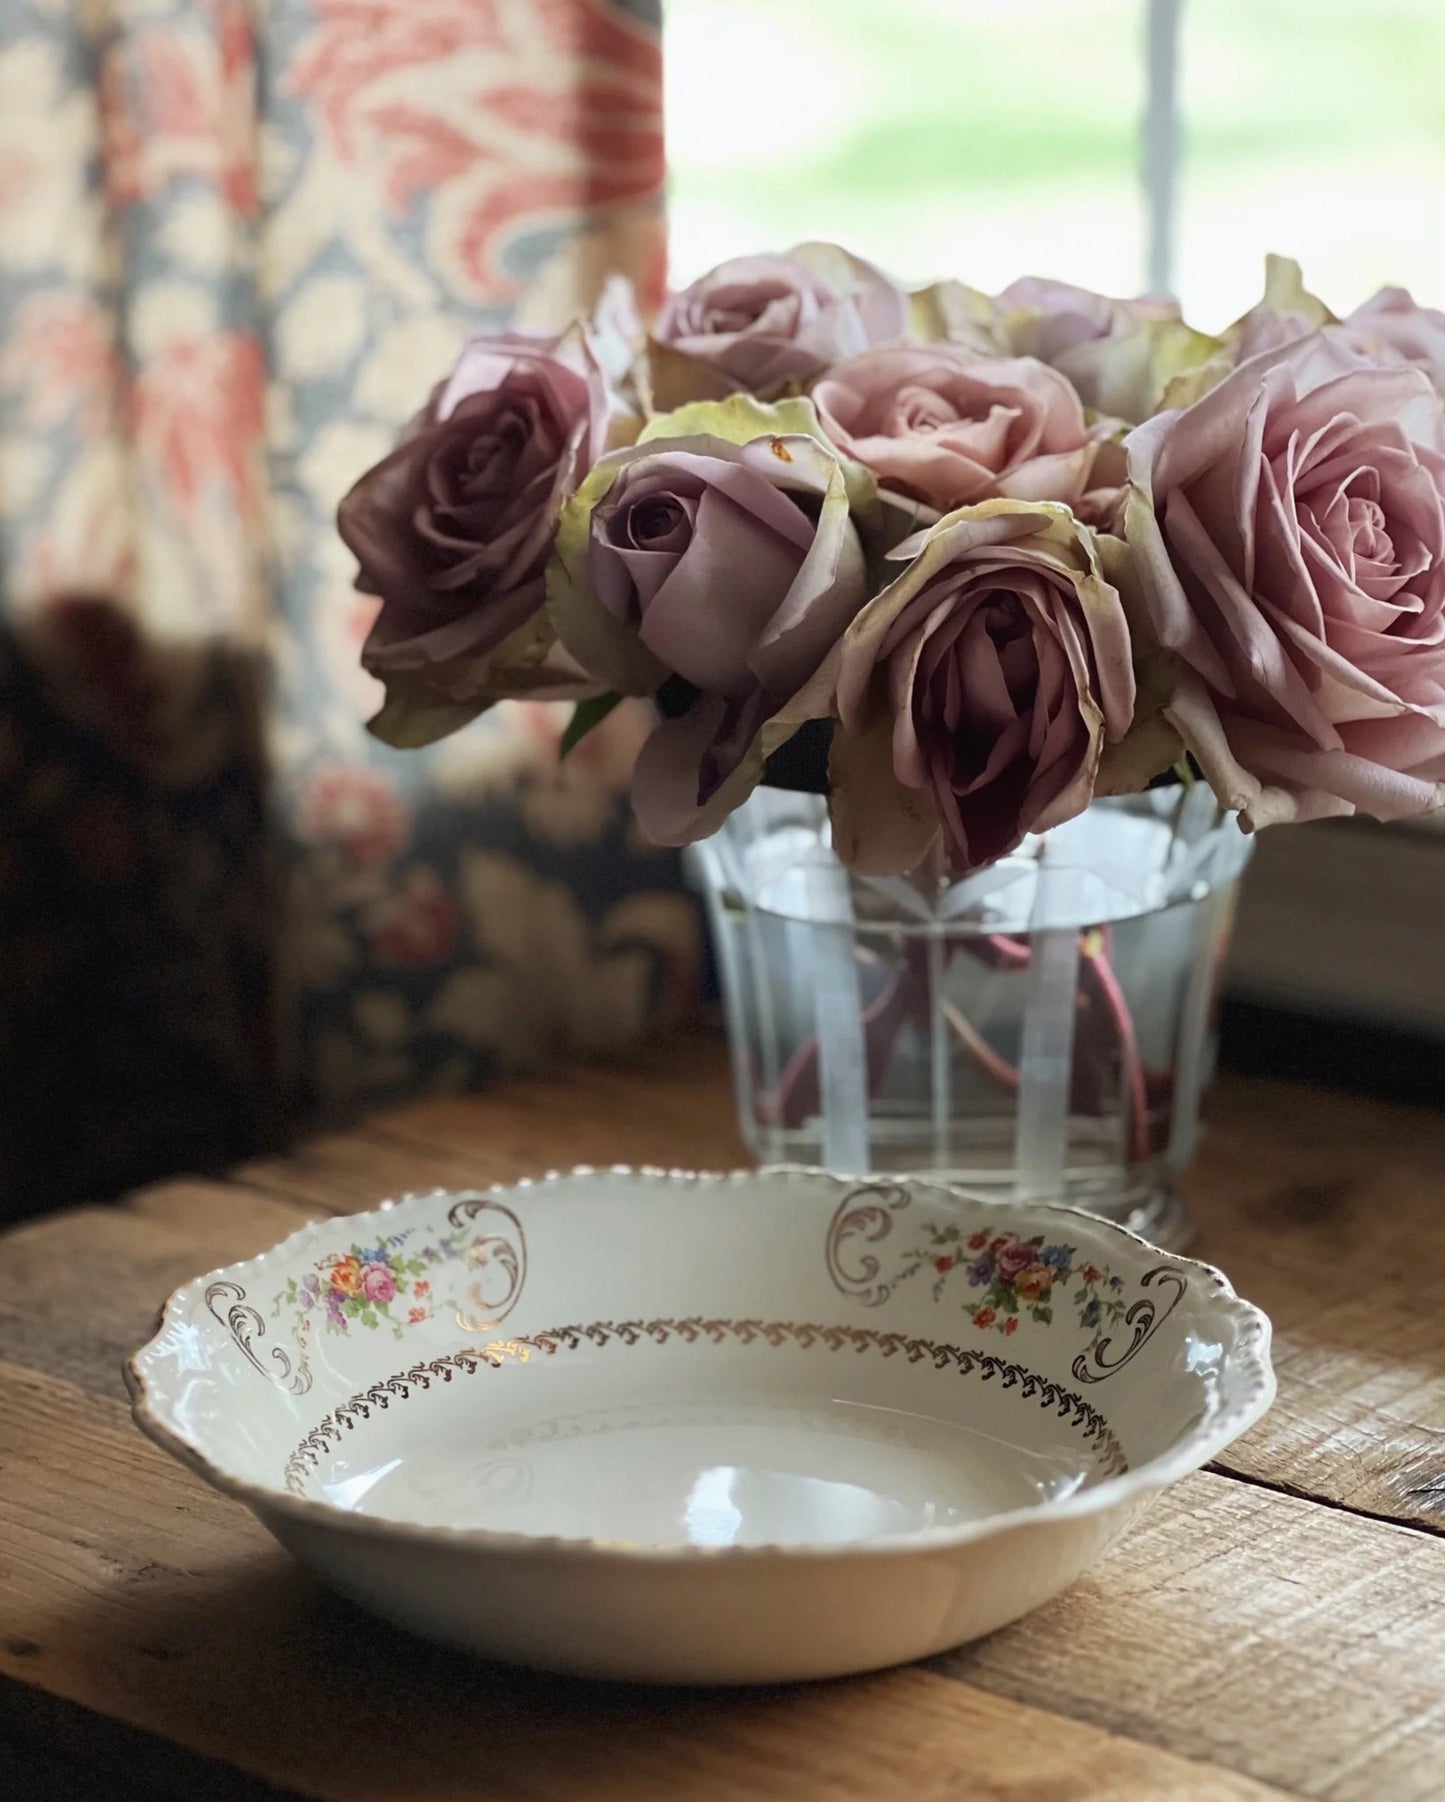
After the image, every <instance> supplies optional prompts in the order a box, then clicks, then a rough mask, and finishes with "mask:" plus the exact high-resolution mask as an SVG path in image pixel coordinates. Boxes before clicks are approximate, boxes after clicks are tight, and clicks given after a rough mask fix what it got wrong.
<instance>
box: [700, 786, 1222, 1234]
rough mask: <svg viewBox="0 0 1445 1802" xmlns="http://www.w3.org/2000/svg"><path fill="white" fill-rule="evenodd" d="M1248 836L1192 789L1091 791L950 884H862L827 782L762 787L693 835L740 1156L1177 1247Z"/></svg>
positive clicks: (942, 877) (943, 877)
mask: <svg viewBox="0 0 1445 1802" xmlns="http://www.w3.org/2000/svg"><path fill="white" fill-rule="evenodd" d="M1251 849H1252V841H1251V840H1250V839H1249V838H1247V837H1246V836H1245V835H1244V834H1243V833H1242V832H1240V830H1239V828H1238V826H1237V824H1236V823H1235V821H1234V820H1233V818H1232V817H1229V816H1224V815H1222V814H1221V812H1220V810H1219V807H1218V805H1217V803H1216V802H1215V800H1214V797H1213V795H1212V794H1211V793H1210V792H1209V790H1208V789H1207V788H1206V787H1205V786H1204V785H1203V784H1196V785H1194V786H1192V787H1189V788H1160V789H1153V790H1150V791H1148V792H1146V793H1144V794H1141V795H1131V796H1127V797H1121V798H1118V799H1111V800H1105V801H1096V802H1095V803H1094V805H1093V806H1092V807H1090V808H1089V809H1088V810H1087V812H1085V813H1084V814H1082V815H1080V816H1079V818H1078V819H1076V820H1072V821H1070V822H1069V823H1068V824H1066V825H1064V826H1059V827H1056V828H1055V829H1054V830H1053V831H1051V832H1048V833H1045V834H1043V835H1040V836H1038V837H1033V838H1029V839H1027V840H1025V842H1024V843H1023V845H1021V846H1020V848H1019V849H1018V851H1016V852H1015V853H1014V854H1013V855H1012V856H1010V857H1007V858H1005V859H1003V860H1002V861H1001V862H1000V863H998V864H995V865H994V866H992V867H991V868H989V869H987V870H984V871H982V872H980V873H979V874H977V875H975V876H970V877H967V878H965V879H963V880H953V879H950V878H949V877H948V875H947V874H946V873H945V872H942V871H940V870H937V869H934V868H925V869H921V870H918V871H914V872H913V873H912V874H911V875H909V876H905V877H889V878H876V877H863V876H856V875H852V874H850V873H849V872H848V871H847V870H845V869H844V867H843V866H842V864H841V863H839V861H838V859H837V858H836V857H835V856H834V854H833V850H832V846H831V842H830V837H829V830H828V816H827V804H826V801H825V800H824V799H823V797H821V796H818V795H811V794H800V793H793V792H789V791H784V790H778V789H772V788H760V789H758V790H757V791H756V793H755V794H754V795H753V796H752V797H751V799H750V800H749V801H748V802H747V803H746V804H745V805H744V806H742V807H741V808H739V809H738V810H737V812H736V813H734V814H733V816H732V817H731V818H730V819H729V820H728V822H727V824H726V825H725V826H724V827H723V828H722V830H721V831H720V832H718V833H717V834H716V835H715V836H714V837H713V838H711V839H708V840H707V841H705V842H704V843H702V844H700V845H697V846H696V847H694V850H693V852H692V857H693V861H694V866H695V869H696V871H697V872H698V873H699V875H700V877H701V881H702V885H703V887H704V890H705V892H706V896H707V901H708V907H709V911H710V915H711V921H712V929H713V939H714V944H715V947H716V952H717V959H718V965H719V972H720V980H721V984H722V990H723V999H724V1003H725V1006H726V1011H727V1019H728V1031H729V1036H730V1041H731V1047H732V1061H733V1072H734V1077H735V1080H736V1084H737V1100H738V1111H739V1115H740V1118H741V1122H742V1128H743V1133H744V1136H745V1138H746V1139H747V1141H748V1143H749V1145H750V1146H751V1148H752V1150H753V1152H754V1154H755V1155H756V1156H757V1158H758V1159H759V1160H760V1161H761V1162H763V1163H770V1164H771V1163H804V1164H817V1165H821V1166H823V1167H824V1168H826V1169H829V1170H833V1171H837V1172H839V1173H842V1174H845V1175H866V1174H875V1173H888V1174H898V1173H903V1172H914V1173H927V1174H930V1175H935V1176H942V1177H944V1178H946V1179H947V1180H949V1181H951V1182H957V1183H960V1184H963V1185H966V1186H967V1187H968V1188H970V1189H972V1190H974V1191H977V1192H981V1193H984V1194H989V1193H992V1194H997V1195H999V1196H1000V1197H1004V1196H1015V1197H1029V1198H1032V1199H1040V1198H1042V1199H1053V1200H1061V1201H1068V1202H1072V1203H1074V1204H1076V1205H1078V1206H1080V1207H1085V1208H1088V1209H1090V1210H1091V1211H1093V1212H1095V1213H1098V1214H1103V1215H1106V1216H1107V1217H1109V1218H1110V1219H1114V1220H1118V1221H1121V1222H1122V1223H1124V1224H1126V1225H1128V1226H1130V1227H1132V1228H1133V1229H1134V1230H1135V1231H1137V1232H1141V1233H1143V1234H1144V1235H1145V1236H1146V1237H1148V1238H1152V1239H1154V1240H1156V1241H1158V1242H1162V1243H1169V1244H1178V1243H1180V1242H1181V1241H1182V1240H1183V1238H1184V1237H1185V1236H1186V1222H1185V1218H1184V1213H1183V1209H1182V1207H1181V1205H1180V1203H1179V1200H1178V1197H1177V1194H1176V1191H1175V1186H1174V1185H1175V1179H1176V1178H1177V1177H1178V1176H1179V1174H1180V1173H1181V1172H1182V1171H1183V1170H1184V1169H1185V1167H1186V1166H1187V1165H1188V1163H1189V1161H1190V1159H1191V1157H1192V1155H1193V1152H1194V1147H1195V1142H1196V1138H1197V1134H1198V1130H1199V1113H1200V1102H1201V1098H1202V1095H1203V1092H1204V1090H1205V1087H1206V1086H1207V1084H1208V1082H1209V1079H1210V1076H1211V1074H1212V1070H1213V1063H1214V1050H1215V1018H1216V1002H1217V997H1218V988H1219V975H1220V969H1221V964H1222V960H1223V957H1224V953H1225V950H1226V947H1227V944H1228V938H1229V930H1230V924H1231V920H1232V916H1233V908H1234V900H1235V894H1236V890H1237V886H1238V881H1239V877H1240V875H1241V873H1242V871H1243V869H1244V866H1245V864H1246V863H1247V862H1248V860H1249V855H1250V851H1251Z"/></svg>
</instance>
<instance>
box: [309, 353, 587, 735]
mask: <svg viewBox="0 0 1445 1802" xmlns="http://www.w3.org/2000/svg"><path fill="white" fill-rule="evenodd" d="M607 429H608V395H607V388H606V383H605V381H604V379H603V375H602V372H601V370H600V369H599V367H598V365H597V363H596V360H595V358H594V357H593V356H592V353H591V350H590V348H589V346H588V344H587V342H586V340H585V338H584V337H583V336H582V334H580V333H576V332H574V333H569V334H568V335H567V336H565V337H564V338H561V339H546V338H542V337H539V336H537V335H535V334H523V333H517V334H510V335H507V336H504V337H500V338H476V339H473V340H472V341H471V342H470V343H469V344H468V345H467V346H466V347H465V349H464V350H463V351H462V354H461V357H460V358H459V360H458V362H457V365H456V367H455V369H454V370H453V371H452V373H451V376H450V377H449V378H448V380H447V381H446V382H445V383H443V384H442V385H441V387H440V388H439V389H438V390H437V392H436V393H435V394H434V395H433V397H432V400H431V402H430V403H429V404H428V406H427V407H426V409H425V410H424V411H423V412H422V413H421V414H419V415H418V417H417V418H416V419H414V420H413V421H412V423H411V425H410V426H409V427H408V429H407V431H406V434H405V435H404V437H403V438H402V440H401V442H400V444H399V445H398V446H397V448H396V449H395V450H394V451H393V452H392V453H391V455H390V456H389V457H387V458H386V459H385V460H384V461H383V462H381V463H379V464H377V466H376V467H375V468H374V469H372V470H369V471H368V472H367V473H366V475H364V476H363V477H362V478H361V480H360V481H359V482H358V483H357V484H356V486H355V487H354V488H352V490H351V492H350V493H349V494H348V495H347V496H346V498H345V499H344V500H343V501H342V503H341V508H340V512H339V515H338V525H339V527H340V531H341V536H342V538H343V539H344V540H345V541H346V544H347V545H348V546H349V548H350V549H351V551H352V552H353V553H354V554H355V556H356V558H357V560H358V562H359V563H360V565H361V570H360V574H359V577H358V582H357V585H358V587H360V588H362V589H363V590H365V591H366V592H367V593H370V594H377V595H380V596H381V601H382V605H381V611H380V613H379V614H378V615H377V618H376V622H375V624H374V625H373V627H372V630H371V635H370V636H369V637H368V639H367V641H366V644H365V646H364V648H363V650H362V662H363V663H364V664H365V666H366V668H367V669H368V670H370V671H371V672H372V674H373V675H376V676H379V677H380V678H381V679H382V681H383V682H384V683H385V684H386V688H387V700H386V705H385V706H384V707H383V709H382V711H381V713H380V714H379V715H378V716H377V718H376V719H375V720H374V721H373V722H372V730H373V731H375V732H376V733H377V734H378V736H380V737H382V738H385V739H386V740H387V741H388V742H389V743H391V744H397V745H417V744H426V743H429V742H430V741H431V740H432V739H435V738H439V737H441V736H442V735H443V734H445V733H447V732H451V731H454V730H455V729H456V728H457V727H458V726H460V725H464V724H465V723H466V722H467V721H468V720H470V719H473V718H475V716H476V715H477V714H478V713H480V712H482V710H483V709H484V708H485V707H487V706H488V705H490V703H491V702H492V701H494V700H496V699H498V698H499V697H500V696H502V695H506V694H531V695H537V696H542V695H547V694H554V695H555V694H566V693H577V692H585V691H586V688H587V686H588V685H587V683H586V681H585V678H583V677H582V676H581V674H580V672H579V671H578V670H577V669H576V668H575V666H574V665H573V664H572V663H571V661H570V659H568V658H566V657H565V656H563V655H561V654H559V652H558V649H557V646H556V643H555V638H554V636H553V634H552V633H551V631H550V628H549V627H548V625H547V622H546V619H545V616H544V615H543V613H542V602H543V598H544V571H545V568H546V563H547V557H548V555H549V553H550V551H551V548H552V541H553V537H554V535H555V532H556V526H557V517H558V514H559V512H560V510H561V506H562V502H563V500H564V499H565V498H566V496H567V495H568V494H570V493H571V492H572V490H573V489H574V488H575V487H576V485H577V483H578V482H579V481H580V480H581V478H582V477H583V476H584V475H585V474H586V473H587V471H588V469H589V468H590V467H591V466H592V463H593V462H594V460H595V459H596V457H597V456H598V455H600V454H601V452H602V450H603V449H604V448H605V444H606V437H607Z"/></svg>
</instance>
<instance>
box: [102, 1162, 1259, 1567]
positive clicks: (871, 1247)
mask: <svg viewBox="0 0 1445 1802" xmlns="http://www.w3.org/2000/svg"><path fill="white" fill-rule="evenodd" d="M1263 1334H1264V1329H1263V1326H1262V1322H1261V1319H1260V1317H1259V1316H1258V1315H1257V1314H1255V1312H1254V1311H1253V1310H1252V1309H1249V1308H1247V1307H1246V1306H1245V1305H1244V1304H1242V1303H1240V1302H1238V1301H1236V1300H1235V1299H1234V1298H1233V1296H1232V1295H1231V1294H1230V1292H1229V1291H1228V1288H1227V1285H1225V1284H1224V1283H1223V1282H1222V1280H1221V1279H1219V1278H1218V1277H1217V1276H1216V1275H1215V1273H1213V1272H1210V1271H1208V1270H1206V1269H1205V1268H1204V1267H1203V1266H1200V1265H1194V1264H1191V1263H1189V1262H1188V1261H1186V1260H1182V1259H1179V1258H1175V1257H1171V1256H1169V1255H1168V1254H1165V1253H1161V1252H1157V1251H1155V1250H1153V1249H1152V1248H1150V1247H1147V1246H1145V1245H1143V1244H1142V1243H1141V1242H1140V1241H1138V1240H1135V1239H1132V1238H1130V1237H1129V1236H1128V1235H1127V1234H1124V1233H1121V1232H1120V1231H1119V1230H1118V1229H1116V1228H1112V1227H1109V1226H1107V1225H1105V1224H1104V1223H1103V1222H1098V1221H1094V1220H1091V1219H1089V1218H1088V1217H1086V1216H1083V1215H1079V1214H1075V1213H1072V1212H1069V1211H1067V1210H1061V1209H1050V1208H1045V1207H1027V1206H1018V1207H1015V1206H1001V1205H999V1204H997V1203H987V1202H981V1201H974V1200H969V1199H965V1198H961V1197H959V1196H957V1195H955V1194H953V1193H951V1192H950V1191H947V1190H945V1189H942V1188H938V1187H935V1186H933V1185H930V1184H927V1183H922V1182H907V1183H904V1182H897V1183H895V1182H882V1181H875V1182H869V1183H847V1182H844V1181H841V1180H839V1179H835V1178H830V1177H826V1176H822V1175H819V1174H816V1173H805V1172H779V1173H762V1174H758V1175H741V1176H736V1177H728V1178H706V1177H686V1176H681V1175H672V1176H664V1175H661V1174H656V1175H647V1174H635V1175H634V1174H630V1173H622V1172H611V1173H590V1172H581V1173H577V1174H575V1175H573V1176H570V1177H564V1178H555V1179H551V1180H549V1181H547V1182H545V1183H540V1184H536V1185H523V1186H521V1187H520V1188H517V1189H512V1190H505V1191H503V1190H498V1191H491V1192H486V1193H480V1192H478V1193H474V1194H466V1195H434V1196H426V1197H416V1198H412V1199H410V1200H408V1201H406V1202H403V1203H401V1204H398V1205H397V1206H396V1207H395V1208H393V1209H390V1210H386V1211H381V1212H377V1213H374V1214H370V1215H364V1216H358V1217H356V1218H354V1219H352V1220H341V1221H328V1222H323V1223H320V1224H318V1225H317V1226H315V1227H312V1228H308V1229H306V1230H305V1231H304V1232H303V1233H301V1234H299V1235H297V1236H296V1237H295V1238H294V1239H292V1240H290V1241H288V1242H287V1244H286V1245H284V1246H282V1247H280V1248H278V1249H277V1250H276V1251H275V1252H272V1253H269V1254H267V1255H266V1256H265V1257H264V1258H260V1259H254V1260H252V1261H251V1262H250V1263H248V1264H244V1265H237V1266H234V1267H232V1268H231V1269H229V1270H226V1271H220V1272H215V1273H213V1274H212V1275H211V1276H210V1277H208V1278H203V1279H201V1280H200V1281H199V1282H197V1283H195V1284H192V1285H190V1286H189V1287H188V1288H187V1289H186V1290H183V1291H181V1292H180V1294H179V1295H178V1296H177V1297H176V1298H175V1299H174V1301H173V1303H172V1305H171V1307H170V1308H169V1309H168V1311H167V1316H166V1320H165V1322H164V1324H163V1328H162V1331H161V1332H160V1334H159V1335H158V1336H157V1338H156V1339H155V1340H154V1341H153V1342H152V1344H151V1345H150V1346H148V1347H147V1348H146V1350H145V1351H144V1352H142V1353H141V1354H140V1355H139V1356H138V1358H137V1359H136V1360H135V1363H134V1373H135V1375H134V1380H135V1383H136V1386H137V1388H138V1390H139V1392H140V1403H139V1407H140V1413H141V1417H142V1421H143V1424H146V1425H147V1426H148V1427H149V1428H150V1430H152V1431H157V1432H158V1433H159V1435H160V1436H161V1437H163V1438H164V1439H165V1440H166V1442H167V1443H168V1444H170V1445H171V1446H172V1449H176V1450H179V1451H180V1452H181V1453H182V1455H184V1456H189V1457H191V1458H192V1459H193V1460H194V1461H196V1462H198V1463H200V1464H201V1465H202V1467H203V1468H204V1469H205V1470H206V1472H207V1474H208V1475H211V1476H212V1477H213V1478H215V1479H216V1480H218V1481H220V1482H221V1483H222V1485H223V1486H227V1487H233V1488H234V1487H241V1488H243V1489H244V1488H247V1487H249V1488H251V1489H253V1490H259V1491H261V1492H264V1493H265V1494H266V1495H269V1496H281V1497H287V1498H294V1499H296V1500H299V1501H300V1502H302V1503H310V1504H321V1505H322V1506H323V1507H325V1508H328V1509H330V1510H339V1511H344V1512H347V1513H351V1514H357V1515H370V1516H376V1517H380V1518H383V1519H386V1520H391V1521H404V1522H409V1523H414V1524H420V1525H425V1526H444V1527H451V1528H463V1529H486V1530H490V1531H493V1532H502V1533H513V1534H523V1535H531V1536H559V1537H561V1538H564V1539H567V1540H578V1541H604V1542H609V1543H617V1542H625V1543H629V1544H633V1545H646V1546H653V1547H663V1548H678V1547H686V1546H702V1547H716V1546H733V1545H768V1544H786V1545H803V1544H818V1545H828V1544H846V1543H854V1542H858V1541H871V1540H878V1539H880V1538H889V1539H892V1538H895V1537H898V1536H904V1537H908V1536H914V1535H917V1534H919V1533H929V1532H933V1531H935V1530H938V1529H957V1528H959V1527H963V1526H966V1525H968V1524H969V1523H973V1522H977V1521H980V1520H983V1519H987V1518H990V1517H994V1516H997V1515H1000V1514H1006V1513H1013V1512H1014V1511H1016V1510H1020V1509H1028V1508H1032V1507H1038V1506H1042V1505H1046V1504H1057V1503H1062V1502H1067V1501H1068V1499H1069V1498H1071V1497H1077V1496H1080V1495H1083V1494H1086V1493H1087V1492H1088V1491H1090V1490H1092V1489H1095V1488H1097V1487H1098V1486H1100V1485H1101V1484H1103V1483H1105V1482H1107V1481H1109V1480H1110V1479H1111V1478H1115V1477H1118V1476H1120V1475H1123V1474H1125V1473H1126V1472H1129V1471H1139V1470H1141V1469H1142V1468H1143V1467H1145V1466H1149V1465H1152V1464H1155V1463H1158V1462H1161V1461H1162V1463H1164V1464H1168V1463H1170V1462H1171V1461H1173V1462H1174V1463H1177V1464H1180V1465H1181V1466H1182V1468H1188V1467H1189V1466H1190V1465H1191V1463H1192V1464H1197V1463H1200V1462H1202V1461H1203V1460H1204V1458H1206V1457H1207V1456H1209V1455H1210V1452H1211V1451H1212V1450H1213V1449H1215V1448H1214V1445H1213V1444H1212V1443H1210V1441H1211V1436H1213V1437H1214V1438H1215V1439H1219V1436H1220V1435H1221V1434H1222V1435H1223V1437H1226V1438H1227V1437H1228V1436H1230V1433H1231V1432H1232V1431H1233V1430H1236V1429H1234V1428H1231V1427H1230V1425H1229V1420H1230V1417H1231V1415H1235V1416H1237V1415H1239V1414H1240V1413H1241V1411H1242V1410H1246V1409H1248V1408H1250V1407H1256V1410H1257V1405H1258V1404H1259V1402H1260V1397H1261V1394H1262V1388H1263V1386H1266V1385H1267V1382H1268V1374H1267V1367H1266V1366H1265V1364H1264V1338H1263ZM1220 1442H1221V1443H1222V1439H1221V1440H1220ZM1172 1474H1177V1472H1176V1473H1172ZM253 1499H255V1498H254V1497H253Z"/></svg>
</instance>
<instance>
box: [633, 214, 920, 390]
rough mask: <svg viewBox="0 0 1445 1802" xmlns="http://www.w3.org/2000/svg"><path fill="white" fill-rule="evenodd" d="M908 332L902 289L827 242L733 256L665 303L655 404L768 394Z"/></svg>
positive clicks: (655, 375) (658, 329) (659, 331)
mask: <svg viewBox="0 0 1445 1802" xmlns="http://www.w3.org/2000/svg"><path fill="white" fill-rule="evenodd" d="M907 332H908V301H907V298H906V296H905V295H904V294H903V291H902V290H901V289H900V288H898V287H897V286H896V285H895V284H894V283H893V282H891V281H890V280H889V279H888V277H887V276H886V275H884V274H883V273H882V272H881V271H880V270H878V269H875V268H874V267H873V265H872V264H871V263H865V262H864V261H863V260H862V259H861V258H860V257H854V256H850V255H849V254H848V253H847V252H846V251H843V250H840V249H838V248H837V246H836V245H831V244H801V245H799V246H798V247H797V249H795V250H793V251H790V252H789V253H788V254H787V255H785V256H753V257H735V258H733V259H732V260H731V261H730V262H726V263H721V264H719V266H718V267H717V268H716V269H713V270H710V271H709V272H708V273H707V274H706V275H703V276H700V277H699V278H698V279H697V281H695V282H693V283H692V284H691V285H690V286H689V287H686V288H684V289H682V290H681V292H680V293H677V294H674V295H673V296H672V297H671V299H670V300H668V301H667V303H666V304H665V305H664V307H663V309H662V312H661V314H660V315H659V317H658V321H657V326H656V331H655V338H656V341H657V342H656V346H655V348H660V349H661V351H662V353H663V354H662V356H661V357H660V358H655V359H654V370H653V380H654V383H655V385H656V389H657V392H656V394H655V396H654V399H655V404H656V405H658V406H659V407H666V406H673V405H677V404H679V403H681V402H684V401H687V400H693V399H700V398H710V399H716V398H720V397H721V396H723V395H726V394H729V393H732V392H736V391H739V390H741V391H745V392H747V393H750V394H756V395H759V396H762V397H763V398H768V397H770V396H773V395H776V394H779V393H781V392H782V391H783V390H784V389H785V388H787V387H788V386H789V385H790V384H798V385H801V384H802V383H804V382H807V381H811V379H812V378H813V377H814V376H815V375H817V374H818V373H819V372H820V371H821V370H823V369H825V368H827V366H828V365H829V364H830V363H837V362H840V361H841V360H842V359H843V358H844V357H851V356H856V355H857V354H858V353H859V352H860V351H865V350H869V349H871V348H873V347H874V346H876V345H883V344H896V343H898V342H900V341H901V340H902V339H903V338H904V337H906V336H907Z"/></svg>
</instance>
